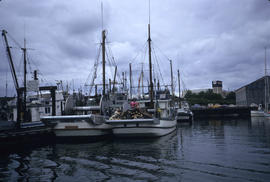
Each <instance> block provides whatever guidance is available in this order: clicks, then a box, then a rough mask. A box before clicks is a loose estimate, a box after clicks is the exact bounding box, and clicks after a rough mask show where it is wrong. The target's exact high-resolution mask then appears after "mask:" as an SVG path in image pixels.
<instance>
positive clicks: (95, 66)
mask: <svg viewBox="0 0 270 182" xmlns="http://www.w3.org/2000/svg"><path fill="white" fill-rule="evenodd" d="M100 49H101V44H99V47H98V54H97V55H96V59H95V62H94V66H93V67H92V69H91V70H92V71H91V72H90V73H89V75H88V77H87V79H86V81H85V84H84V85H85V86H87V82H88V81H89V80H90V75H91V73H92V72H93V75H92V79H94V80H95V79H96V77H97V75H96V72H97V68H98V65H99V62H98V61H99V57H100ZM91 82H92V81H91ZM90 84H92V83H90Z"/></svg>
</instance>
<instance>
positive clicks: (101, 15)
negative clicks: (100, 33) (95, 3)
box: [101, 1, 103, 30]
mask: <svg viewBox="0 0 270 182" xmlns="http://www.w3.org/2000/svg"><path fill="white" fill-rule="evenodd" d="M101 29H102V30H103V2H102V1H101Z"/></svg>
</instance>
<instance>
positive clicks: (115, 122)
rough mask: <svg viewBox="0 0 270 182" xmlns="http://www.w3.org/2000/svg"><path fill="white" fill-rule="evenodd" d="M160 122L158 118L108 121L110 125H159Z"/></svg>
mask: <svg viewBox="0 0 270 182" xmlns="http://www.w3.org/2000/svg"><path fill="white" fill-rule="evenodd" d="M159 122H160V121H159V119H157V118H151V119H119V120H106V123H108V124H128V123H129V124H138V123H151V124H158V123H159Z"/></svg>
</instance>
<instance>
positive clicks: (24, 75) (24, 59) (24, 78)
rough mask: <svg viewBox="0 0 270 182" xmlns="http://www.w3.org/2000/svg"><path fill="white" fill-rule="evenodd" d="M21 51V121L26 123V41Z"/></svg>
mask: <svg viewBox="0 0 270 182" xmlns="http://www.w3.org/2000/svg"><path fill="white" fill-rule="evenodd" d="M21 49H22V51H23V66H24V74H23V85H24V87H23V92H24V93H23V110H24V115H23V119H24V121H26V114H25V111H26V74H27V68H26V65H27V60H26V40H25V39H24V47H23V48H21Z"/></svg>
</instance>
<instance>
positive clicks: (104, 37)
mask: <svg viewBox="0 0 270 182" xmlns="http://www.w3.org/2000/svg"><path fill="white" fill-rule="evenodd" d="M105 33H106V31H105V30H103V31H102V43H101V44H102V70H103V77H102V81H103V90H102V95H105V71H106V70H105V63H106V62H105V39H106V35H105Z"/></svg>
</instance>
